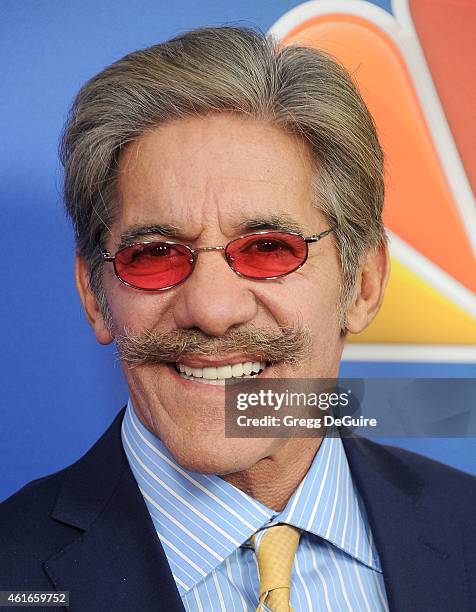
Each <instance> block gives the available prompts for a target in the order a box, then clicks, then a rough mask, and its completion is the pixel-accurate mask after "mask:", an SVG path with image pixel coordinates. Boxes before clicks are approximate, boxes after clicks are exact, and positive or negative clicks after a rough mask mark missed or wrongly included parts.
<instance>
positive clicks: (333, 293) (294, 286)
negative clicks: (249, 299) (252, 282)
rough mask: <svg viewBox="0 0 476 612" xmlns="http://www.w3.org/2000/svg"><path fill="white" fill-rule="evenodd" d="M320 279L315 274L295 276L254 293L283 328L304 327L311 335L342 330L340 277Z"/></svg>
mask: <svg viewBox="0 0 476 612" xmlns="http://www.w3.org/2000/svg"><path fill="white" fill-rule="evenodd" d="M328 281H329V279H328V278H324V277H322V276H321V277H320V278H316V275H315V274H309V273H308V274H306V275H304V274H303V273H299V272H297V273H295V274H294V275H292V276H291V275H290V276H289V277H286V278H283V279H282V280H281V281H277V282H275V283H273V286H268V287H265V286H263V287H260V288H259V289H255V291H254V293H255V295H256V297H257V299H258V300H259V302H260V303H261V305H262V306H263V308H264V309H265V311H266V312H267V313H268V314H270V315H271V316H272V317H273V319H274V321H275V322H277V323H278V324H279V325H299V324H301V325H304V326H306V327H308V328H309V329H310V330H311V332H315V333H317V332H320V333H322V331H323V330H329V331H330V332H332V331H333V330H334V328H338V327H339V326H338V307H339V295H340V288H339V283H338V282H336V278H335V277H334V278H333V279H332V282H328Z"/></svg>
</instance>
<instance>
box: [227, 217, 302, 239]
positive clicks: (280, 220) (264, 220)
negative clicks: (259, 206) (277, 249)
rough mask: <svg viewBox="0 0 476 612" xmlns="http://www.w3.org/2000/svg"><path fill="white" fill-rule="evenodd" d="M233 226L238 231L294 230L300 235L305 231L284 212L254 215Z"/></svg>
mask: <svg viewBox="0 0 476 612" xmlns="http://www.w3.org/2000/svg"><path fill="white" fill-rule="evenodd" d="M235 227H236V229H238V230H240V231H262V230H270V231H277V232H296V233H297V234H302V235H304V233H305V231H304V228H303V226H302V225H300V224H299V223H298V222H297V221H295V220H294V219H293V218H292V217H290V216H289V215H285V214H282V215H267V216H263V217H255V218H254V219H248V220H247V221H244V222H243V223H240V224H239V225H237V226H235Z"/></svg>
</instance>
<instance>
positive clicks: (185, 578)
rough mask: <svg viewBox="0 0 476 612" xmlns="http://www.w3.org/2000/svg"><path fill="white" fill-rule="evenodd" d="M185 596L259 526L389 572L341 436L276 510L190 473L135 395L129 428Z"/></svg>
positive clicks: (129, 449) (129, 450)
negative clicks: (296, 532)
mask: <svg viewBox="0 0 476 612" xmlns="http://www.w3.org/2000/svg"><path fill="white" fill-rule="evenodd" d="M121 436H122V443H123V446H124V450H125V453H126V456H127V459H128V461H129V465H130V467H131V470H132V473H133V474H134V477H135V479H136V481H137V484H138V486H139V489H140V491H141V493H142V495H143V497H144V501H145V503H146V505H147V508H148V510H149V513H150V515H151V518H152V521H153V523H154V526H155V528H156V531H157V534H158V536H159V538H160V540H161V543H162V546H163V547H164V550H165V553H166V555H167V559H168V561H169V564H170V567H171V569H172V573H173V575H174V578H175V580H176V583H177V585H178V588H179V591H180V593H181V594H183V593H185V592H187V591H188V590H190V589H191V588H193V587H194V586H195V585H196V584H197V583H198V582H200V581H201V580H202V579H203V578H204V577H205V576H207V575H208V574H209V573H210V572H211V571H212V570H213V569H215V568H216V567H217V566H218V565H220V563H222V562H223V561H224V559H226V558H227V557H228V556H229V555H230V554H232V553H233V552H234V551H235V550H236V549H237V548H238V547H239V546H240V545H242V544H244V543H245V542H246V541H247V540H248V539H249V538H250V537H251V536H252V535H253V533H255V532H256V531H257V530H259V529H261V528H263V527H265V526H269V525H271V524H274V523H289V524H291V525H294V526H296V527H299V528H301V529H303V530H304V531H307V532H310V533H313V534H314V535H316V536H319V537H321V538H323V539H325V540H327V541H329V542H331V543H332V544H334V545H335V546H338V547H339V548H340V549H342V550H343V551H345V552H346V553H348V554H349V555H351V556H352V557H354V558H356V559H358V560H359V561H360V562H362V563H364V564H366V565H368V566H370V567H372V568H374V569H376V570H377V571H381V569H380V564H379V561H378V555H377V552H376V549H375V546H374V544H373V541H372V536H371V532H370V529H369V526H368V522H367V519H366V515H365V509H364V507H363V504H362V502H361V500H360V497H359V495H358V493H357V491H356V489H355V486H354V484H353V481H352V478H351V474H350V470H349V466H348V464H347V458H346V455H345V451H344V448H343V445H342V441H341V440H340V438H325V439H324V440H323V442H322V444H321V446H320V448H319V451H318V453H317V454H316V457H315V458H314V460H313V463H312V465H311V467H310V469H309V471H308V473H307V474H306V476H305V478H304V479H303V480H302V482H301V484H300V485H299V487H298V488H297V489H296V491H295V492H294V493H293V495H292V496H291V498H290V499H289V502H288V503H287V505H286V507H285V508H284V510H283V511H282V512H280V513H276V512H275V511H274V510H272V509H270V508H267V507H266V506H264V505H263V504H261V503H260V502H258V501H257V500H255V499H253V498H252V497H250V496H249V495H247V494H246V493H244V492H242V491H240V490H239V489H238V488H237V487H235V486H233V485H232V484H230V483H228V482H226V481H225V480H223V479H222V478H220V477H219V476H215V475H207V474H198V473H194V472H190V471H188V470H186V469H184V468H182V467H181V466H180V465H178V464H177V462H176V461H175V460H174V459H173V457H172V456H171V455H170V453H169V452H168V450H167V448H166V447H165V445H164V444H163V443H162V442H161V440H160V439H158V438H157V437H156V436H154V435H153V434H152V433H150V432H149V431H148V430H147V429H146V428H145V427H144V426H143V425H142V423H141V422H140V421H139V419H138V418H137V415H136V414H135V411H134V408H133V406H132V403H131V402H130V401H129V403H128V406H127V410H126V413H125V415H124V420H123V423H122V429H121Z"/></svg>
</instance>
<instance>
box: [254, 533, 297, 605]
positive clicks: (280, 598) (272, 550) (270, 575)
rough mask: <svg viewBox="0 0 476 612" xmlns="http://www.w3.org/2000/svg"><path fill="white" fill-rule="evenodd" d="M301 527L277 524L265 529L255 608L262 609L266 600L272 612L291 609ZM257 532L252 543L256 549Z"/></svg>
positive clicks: (260, 542)
mask: <svg viewBox="0 0 476 612" xmlns="http://www.w3.org/2000/svg"><path fill="white" fill-rule="evenodd" d="M300 535H301V531H300V530H299V529H297V528H296V527H293V526H292V525H275V526H273V527H270V528H269V529H267V530H266V531H265V532H264V535H263V537H262V538H261V540H260V541H259V542H258V547H257V548H258V550H257V552H256V558H257V559H258V568H259V581H260V589H259V592H260V598H259V603H258V607H257V608H256V612H261V610H262V607H261V605H262V604H263V603H264V604H266V606H267V607H268V608H270V609H271V610H272V611H273V612H292V608H291V607H290V602H289V596H290V592H291V571H292V568H293V563H294V555H295V554H296V549H297V547H298V544H299V537H300ZM256 536H257V534H256V533H255V534H254V535H253V536H252V537H251V544H252V545H253V548H254V549H255V551H256Z"/></svg>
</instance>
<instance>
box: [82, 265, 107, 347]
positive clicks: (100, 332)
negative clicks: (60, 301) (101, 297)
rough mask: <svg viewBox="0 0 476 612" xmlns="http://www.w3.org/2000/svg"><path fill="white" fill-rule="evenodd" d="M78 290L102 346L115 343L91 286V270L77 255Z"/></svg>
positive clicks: (90, 323)
mask: <svg viewBox="0 0 476 612" xmlns="http://www.w3.org/2000/svg"><path fill="white" fill-rule="evenodd" d="M76 289H77V290H78V293H79V297H80V299H81V303H82V305H83V308H84V312H85V313H86V317H87V319H88V321H89V325H91V327H92V329H93V332H94V335H95V336H96V340H97V341H98V342H99V343H100V344H110V343H111V342H112V341H113V337H112V335H111V332H110V331H109V330H108V329H107V327H106V325H105V323H104V319H103V316H102V314H101V311H100V309H99V306H98V303H97V300H96V296H95V295H94V293H93V292H92V291H91V288H90V286H89V269H88V266H87V264H86V262H85V261H84V259H83V258H82V257H81V255H79V253H76Z"/></svg>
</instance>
